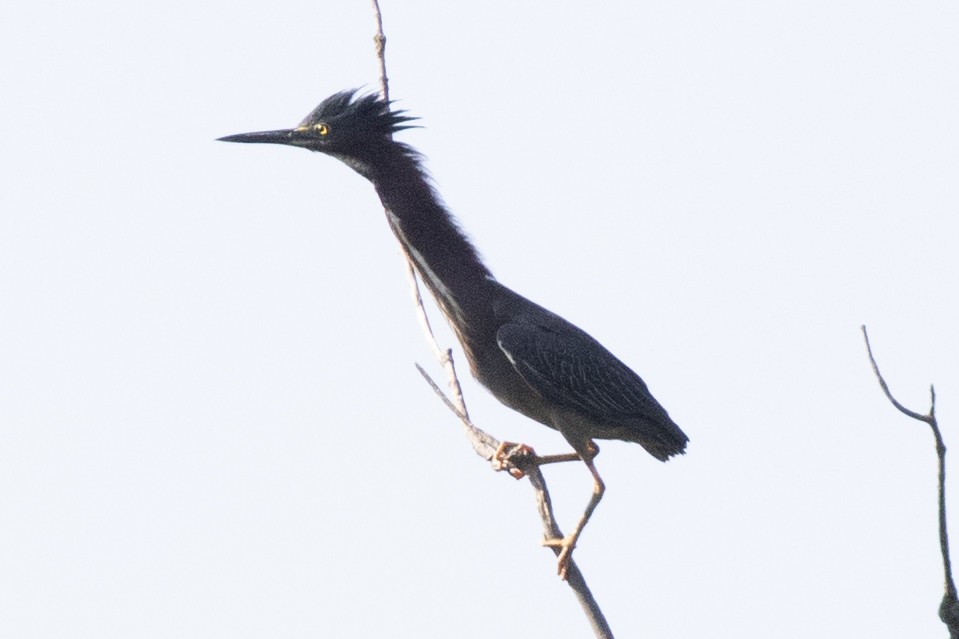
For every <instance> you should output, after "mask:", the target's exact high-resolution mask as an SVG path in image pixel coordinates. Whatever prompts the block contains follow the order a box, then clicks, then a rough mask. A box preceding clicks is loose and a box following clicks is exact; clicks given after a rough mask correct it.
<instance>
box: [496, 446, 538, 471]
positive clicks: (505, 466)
mask: <svg viewBox="0 0 959 639" xmlns="http://www.w3.org/2000/svg"><path fill="white" fill-rule="evenodd" d="M514 457H520V458H523V457H536V451H534V450H533V449H532V448H531V447H529V446H527V445H526V444H515V443H513V442H502V443H500V445H499V447H497V449H496V452H495V453H493V459H492V462H493V469H494V470H506V471H509V474H510V476H511V477H513V478H514V479H522V478H523V477H525V476H526V473H525V472H523V471H522V470H521V469H520V468H519V467H518V466H516V464H515V463H513V458H514Z"/></svg>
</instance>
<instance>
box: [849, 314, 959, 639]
mask: <svg viewBox="0 0 959 639" xmlns="http://www.w3.org/2000/svg"><path fill="white" fill-rule="evenodd" d="M861 328H862V336H863V338H864V339H865V340H866V352H867V353H869V362H870V363H871V364H872V370H873V372H874V373H875V374H876V379H878V380H879V386H880V387H882V392H883V393H885V394H886V398H887V399H889V401H890V402H891V403H892V405H893V406H895V407H896V409H897V410H899V412H901V413H902V414H903V415H906V416H907V417H911V418H912V419H915V420H917V421H920V422H925V423H927V424H929V427H930V428H932V434H933V437H935V439H936V454H937V455H938V457H939V548H940V550H941V551H942V566H943V571H944V572H945V594H943V596H942V603H941V604H940V605H939V618H940V619H942V622H943V623H944V624H946V627H947V628H949V636H950V637H951V639H959V597H957V595H956V584H955V582H954V581H953V578H952V562H951V561H950V559H949V533H948V530H947V529H946V445H945V444H944V443H943V441H942V433H941V432H940V431H939V423H938V422H937V420H936V389H935V387H934V386H932V385H930V386H929V395H930V406H929V412H928V413H926V414H925V415H923V414H920V413H917V412H916V411H913V410H910V409H908V408H906V407H905V406H903V405H902V404H901V403H900V402H899V401H898V400H897V399H896V398H895V397H893V396H892V392H891V391H890V390H889V385H888V384H887V383H886V380H885V379H883V377H882V374H881V373H880V372H879V365H878V364H876V358H875V357H873V354H872V346H871V345H870V344H869V334H868V333H867V332H866V327H865V326H862V327H861Z"/></svg>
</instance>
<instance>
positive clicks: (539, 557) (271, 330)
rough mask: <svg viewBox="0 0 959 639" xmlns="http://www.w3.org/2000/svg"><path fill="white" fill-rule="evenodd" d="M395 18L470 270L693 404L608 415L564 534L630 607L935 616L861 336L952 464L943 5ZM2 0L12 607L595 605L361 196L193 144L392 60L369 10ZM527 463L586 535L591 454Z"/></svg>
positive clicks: (432, 10)
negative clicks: (379, 44) (460, 409)
mask: <svg viewBox="0 0 959 639" xmlns="http://www.w3.org/2000/svg"><path fill="white" fill-rule="evenodd" d="M383 10H384V13H385V22H386V29H387V35H388V37H389V46H388V54H389V67H390V75H391V78H392V90H393V97H394V98H395V99H397V100H398V101H399V103H400V105H401V106H402V107H403V108H406V109H408V110H409V111H410V113H412V114H414V115H417V116H420V117H421V118H422V120H421V124H422V125H423V127H424V128H422V129H417V130H412V131H408V132H405V133H403V134H402V136H401V139H402V140H404V141H406V142H409V143H411V144H413V145H414V146H415V147H417V148H418V149H420V150H421V151H422V152H423V153H425V155H426V156H427V157H428V158H429V167H430V169H431V171H432V173H433V175H434V177H435V179H436V181H437V183H438V185H439V189H440V191H441V193H442V194H443V196H444V198H445V199H446V201H447V202H448V204H449V205H450V207H451V208H452V210H453V211H454V212H456V214H457V215H458V216H459V218H460V220H461V222H462V224H463V226H464V228H465V229H466V230H467V231H468V232H469V234H470V235H471V237H472V238H473V239H474V240H475V241H476V243H477V244H478V246H479V247H480V249H481V251H482V252H483V254H484V256H485V257H486V259H487V261H488V263H489V265H490V267H491V268H492V270H493V272H494V273H496V275H497V276H498V277H499V278H500V279H501V280H502V281H503V282H504V283H506V284H508V285H510V286H512V287H514V288H515V289H517V290H518V291H520V292H521V293H523V294H525V295H527V296H529V297H531V298H533V299H534V300H536V301H537V302H539V303H541V304H543V305H545V306H547V307H549V308H551V309H552V310H554V311H557V312H559V313H561V314H563V315H564V316H566V317H567V318H568V319H570V320H572V321H574V322H576V323H577V324H579V325H580V326H582V327H583V328H585V329H586V330H587V331H589V332H590V333H591V334H593V335H594V336H595V337H597V338H598V339H600V340H601V341H602V342H603V343H604V344H606V345H607V346H608V347H609V348H610V349H611V350H613V351H614V352H615V353H616V354H617V355H618V356H619V357H620V358H622V359H623V360H624V361H626V362H627V363H629V364H630V365H631V366H632V367H633V368H635V369H636V370H637V372H639V373H640V375H642V376H643V378H644V379H645V380H646V381H647V382H648V383H649V385H650V387H651V389H652V390H653V392H654V393H655V394H656V396H657V397H658V398H659V399H660V401H661V402H662V403H663V404H664V405H665V406H666V407H667V408H668V409H669V411H670V413H671V414H672V416H673V417H674V418H675V419H676V421H677V422H678V423H679V424H680V425H681V426H682V427H683V429H684V430H685V431H686V432H687V433H688V434H689V436H690V439H691V442H690V446H689V449H688V454H687V455H686V456H685V457H682V458H679V459H676V460H674V461H671V462H670V463H668V464H665V465H664V464H660V463H659V462H657V461H655V460H654V459H653V458H651V457H650V456H649V455H647V454H646V453H645V452H644V451H643V450H642V449H641V448H640V447H639V446H636V445H632V444H626V443H619V442H615V443H614V442H607V443H605V444H602V450H603V452H602V454H601V455H600V457H599V458H598V460H597V464H598V466H599V469H600V471H601V472H602V473H603V476H604V477H605V479H606V481H607V485H608V491H607V494H606V498H605V500H604V501H603V503H602V504H601V505H600V507H599V509H598V510H597V511H596V515H595V516H594V518H593V521H592V523H591V524H590V525H589V527H588V528H587V529H586V532H585V533H584V535H583V537H582V539H581V544H580V547H579V548H578V549H577V551H576V558H577V560H578V562H579V565H580V567H581V568H582V570H583V571H584V573H585V575H586V578H587V580H588V581H589V583H590V585H591V586H592V588H593V590H594V592H595V594H596V596H597V598H598V600H599V602H600V604H601V605H602V607H603V609H604V611H605V612H606V614H607V617H608V619H609V622H610V624H611V626H612V628H613V630H614V631H615V633H616V634H617V636H618V637H623V638H626V637H664V638H665V637H676V638H679V637H757V638H758V637H773V636H774V637H781V638H792V637H796V638H806V637H821V638H833V637H835V638H847V637H870V638H877V637H879V638H882V637H945V636H947V633H946V630H945V628H944V626H942V624H941V623H940V622H939V620H938V619H937V617H936V611H937V607H938V604H939V600H940V597H941V593H942V569H941V563H940V556H939V549H938V540H937V533H936V510H935V508H936V502H935V455H934V450H933V440H932V437H931V435H930V433H929V429H928V428H927V427H926V426H925V425H922V424H919V423H916V422H912V421H909V420H908V419H906V418H905V417H903V416H901V415H900V414H899V413H897V412H896V411H895V410H894V409H893V408H892V407H891V406H890V405H889V404H888V403H887V401H886V400H885V398H883V396H882V395H881V392H880V390H879V387H878V385H877V383H876V380H875V379H874V377H873V375H872V372H871V370H870V368H869V364H868V360H867V359H866V352H865V348H864V346H863V341H862V337H861V335H860V333H859V326H860V324H863V323H865V324H867V325H868V326H869V328H870V332H871V337H872V339H873V346H874V348H875V351H876V354H877V357H878V358H879V363H880V365H881V366H882V368H883V370H884V372H885V374H886V377H887V379H888V381H889V382H890V384H891V385H892V388H893V390H894V392H895V393H896V394H897V396H898V397H899V399H900V400H902V401H903V402H905V403H906V404H907V405H909V406H911V407H913V408H915V409H917V410H920V411H925V410H927V408H928V386H929V383H930V382H932V383H935V385H936V388H937V390H938V393H939V404H938V414H939V418H940V420H941V423H942V426H943V429H944V434H945V438H946V443H947V445H951V446H953V450H954V451H955V452H954V453H953V455H952V457H951V464H952V465H951V471H952V477H953V478H955V477H957V476H959V408H957V407H959V337H957V335H959V332H957V331H959V303H957V291H959V287H957V279H959V278H957V276H959V251H957V247H959V222H957V213H959V179H957V178H959V115H957V114H959V37H957V34H959V7H957V5H956V3H954V2H911V3H902V2H899V3H890V2H842V1H839V2H837V1H830V2H810V1H808V0H804V1H802V2H780V3H768V2H723V3H718V2H683V1H679V2H655V3H654V2H636V1H634V0H631V1H629V2H603V3H586V2H583V3H572V2H554V3H549V4H544V3H528V2H516V1H515V0H509V1H498V0H488V1H486V2H481V3H480V2H475V3H453V2H423V1H411V0H407V1H404V2H390V1H389V0H385V1H384V6H383ZM2 14H3V18H2V20H0V74H2V79H3V93H4V96H3V98H2V100H0V116H2V120H0V121H2V122H3V130H4V134H3V144H2V145H0V162H2V165H3V175H4V185H3V188H2V191H0V192H2V195H0V209H2V212H0V636H2V637H10V638H14V637H31V638H32V637H43V638H46V637H63V638H76V637H84V638H85V637H91V638H98V639H103V638H112V637H116V638H129V637H138V638H152V637H156V638H173V637H176V638H201V637H202V638H215V637H223V638H229V639H242V638H246V637H249V638H254V637H256V638H261V637H291V638H292V637H464V638H475V637H489V636H514V637H544V638H545V637H586V636H590V635H589V629H588V627H587V625H586V622H585V620H584V618H583V616H582V614H581V612H580V610H579V607H578V605H577V604H576V602H575V600H574V598H573V596H572V594H571V592H570V591H569V589H568V587H567V586H566V585H565V584H563V583H562V582H560V581H559V580H558V579H557V578H556V576H555V573H554V571H555V560H554V557H553V554H552V552H550V551H549V550H546V549H542V548H540V547H539V540H540V538H541V530H540V524H539V520H538V518H537V516H536V514H535V511H534V505H533V498H532V491H531V489H530V488H529V486H528V484H526V483H525V482H516V481H514V480H512V479H510V478H509V477H508V476H506V475H504V474H494V473H492V472H491V471H490V470H489V468H488V466H487V465H486V464H485V463H484V462H482V461H481V460H480V459H479V458H477V457H475V455H474V454H473V452H472V450H471V449H470V447H469V445H468V443H467V441H466V439H465V438H464V437H463V435H462V433H461V430H460V426H459V424H458V423H457V422H456V421H455V419H453V418H452V416H451V415H450V414H449V413H448V412H447V410H446V408H444V407H443V406H442V404H441V403H440V402H439V401H438V400H437V399H436V398H435V397H434V396H433V394H432V392H431V391H430V390H429V389H428V387H427V386H426V385H425V384H424V382H423V381H422V380H421V379H420V377H419V375H418V374H417V372H416V371H415V369H414V366H413V364H414V362H421V363H423V364H424V365H427V366H428V367H429V368H430V369H431V370H433V371H436V374H437V375H440V373H439V369H438V367H436V366H435V365H433V363H432V360H431V355H430V352H429V350H428V348H427V347H426V345H425V342H424V341H423V339H422V337H421V333H420V329H419V328H418V326H417V324H416V320H415V317H414V314H413V311H412V307H411V303H410V301H409V297H408V291H407V285H406V282H405V280H404V275H403V271H402V265H401V258H400V254H399V250H398V248H397V245H396V242H395V240H394V239H393V238H392V236H391V235H390V232H389V230H388V228H387V226H386V223H385V221H384V219H383V215H382V210H381V208H380V206H379V202H378V200H377V199H376V197H375V195H374V193H373V190H372V188H371V187H370V185H369V184H368V183H367V182H365V181H364V180H363V179H362V178H360V177H359V176H357V175H356V174H354V173H353V172H351V171H350V170H349V169H347V168H346V167H344V166H343V165H341V164H339V163H337V162H336V161H334V160H331V159H329V158H326V157H322V156H319V155H315V154H308V153H306V152H303V151H301V150H297V149H289V148H281V147H241V146H237V145H227V144H222V143H218V142H214V139H215V138H217V137H220V136H223V135H227V134H231V133H238V132H245V131H253V130H262V129H274V128H283V127H288V126H292V125H294V124H296V123H297V122H298V121H299V120H300V119H301V118H302V117H303V115H305V114H306V113H307V112H309V111H310V110H311V109H312V108H313V107H314V106H315V105H316V104H317V103H318V102H319V101H320V100H322V99H323V98H325V97H326V96H328V95H329V94H331V93H333V92H336V91H339V90H342V89H346V88H351V87H357V86H367V87H369V88H371V89H373V88H375V86H376V65H375V60H374V57H373V50H372V44H371V37H372V34H373V19H372V16H371V11H370V8H369V5H368V3H367V2H366V1H365V0H363V1H361V0H352V1H351V0H342V1H332V0H325V1H321V2H317V1H316V0H313V1H311V2H296V1H283V0H280V1H274V2H270V3H262V2H261V3H252V2H239V3H238V2H230V3H226V2H211V3H197V2H183V1H173V2H171V1H169V0H167V1H164V2H138V3H129V2H96V1H94V2H91V3H78V2H62V1H61V2H56V1H55V2H52V3H14V4H11V5H9V6H7V7H5V8H4V10H3V11H2ZM444 335H446V336H447V337H446V338H445V339H448V335H449V333H448V332H447V333H444ZM457 352H458V351H457ZM460 359H462V358H460ZM464 371H465V367H464ZM465 381H466V393H467V400H468V402H469V405H470V407H471V410H472V412H473V415H474V418H475V419H476V421H477V422H478V423H480V424H481V425H483V426H484V427H486V428H487V429H488V430H490V431H491V432H492V433H493V434H495V435H497V436H499V437H501V438H504V439H509V440H514V441H515V440H521V441H525V442H527V443H529V444H531V445H533V446H535V447H536V448H537V449H538V450H540V451H541V452H559V451H562V450H565V445H564V442H563V441H562V439H561V438H560V437H559V435H557V434H556V433H554V432H552V431H550V430H548V429H546V428H544V427H542V426H539V425H537V424H534V423H532V422H530V421H528V420H526V419H525V418H523V417H521V416H519V415H517V414H514V413H511V412H510V411H509V410H507V409H505V408H503V407H501V406H500V405H499V404H498V403H496V402H495V400H493V399H492V398H491V397H490V396H489V395H487V394H486V392H485V391H483V390H482V389H480V388H479V387H478V386H477V385H476V384H475V382H473V381H472V380H471V379H470V380H465ZM547 478H548V479H549V481H550V486H551V488H552V492H553V499H554V501H555V502H556V505H557V514H558V516H559V517H560V521H561V523H562V525H563V526H564V528H566V529H570V528H571V526H572V524H573V522H574V521H575V519H576V518H577V517H578V516H579V513H580V512H581V510H582V507H583V506H584V505H585V503H586V501H587V499H588V496H589V491H590V487H591V483H590V478H589V474H588V472H587V471H586V470H585V468H583V467H582V466H581V465H573V464H570V465H567V466H565V467H562V468H551V469H548V472H547ZM949 490H950V491H951V492H950V497H951V498H952V499H951V503H950V506H952V521H951V523H952V526H953V528H952V530H953V533H954V536H955V538H956V539H957V540H959V501H957V498H959V485H956V484H955V483H954V482H953V483H951V484H950V487H949Z"/></svg>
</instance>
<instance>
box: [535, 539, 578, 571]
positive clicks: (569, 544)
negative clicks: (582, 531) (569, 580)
mask: <svg viewBox="0 0 959 639" xmlns="http://www.w3.org/2000/svg"><path fill="white" fill-rule="evenodd" d="M543 545H544V546H546V547H548V548H559V549H560V551H559V555H557V557H556V559H557V565H556V573H557V574H558V575H559V578H560V579H562V580H563V581H566V576H567V573H568V572H569V562H570V560H571V559H572V558H573V548H575V547H576V538H575V537H574V536H573V535H568V536H566V537H563V538H562V539H544V540H543Z"/></svg>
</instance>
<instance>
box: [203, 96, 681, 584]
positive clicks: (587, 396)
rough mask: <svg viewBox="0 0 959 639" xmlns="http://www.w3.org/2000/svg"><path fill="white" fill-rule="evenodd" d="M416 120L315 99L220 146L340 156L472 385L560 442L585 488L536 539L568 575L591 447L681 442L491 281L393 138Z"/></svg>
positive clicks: (668, 449) (586, 341)
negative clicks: (447, 333)
mask: <svg viewBox="0 0 959 639" xmlns="http://www.w3.org/2000/svg"><path fill="white" fill-rule="evenodd" d="M415 120H417V118H415V117H412V116H410V115H408V114H407V112H406V111H405V110H402V109H395V108H394V102H393V101H390V100H387V99H384V98H383V97H382V96H380V95H379V94H376V93H363V92H361V91H359V90H357V89H352V90H347V91H341V92H339V93H336V94H334V95H332V96H330V97H329V98H327V99H325V100H323V101H322V102H321V103H320V104H319V105H318V106H317V107H316V108H315V109H313V110H312V111H311V112H310V113H309V114H308V115H307V116H306V117H305V118H304V119H303V120H302V122H300V123H299V125H297V126H296V127H294V128H292V129H281V130H273V131H260V132H255V133H241V134H237V135H229V136H226V137H222V138H219V140H220V141H224V142H239V143H251V144H281V145H286V146H294V147H300V148H304V149H307V150H310V151H315V152H319V153H322V154H324V155H328V156H330V157H333V158H336V159H338V160H340V161H342V162H343V163H345V164H346V165H347V166H349V167H350V168H352V169H353V170H354V171H356V172H357V173H359V174H360V175H361V176H363V177H364V178H366V179H367V180H369V181H370V182H371V183H372V185H373V188H374V190H375V191H376V193H377V194H378V195H379V198H380V201H381V202H382V205H383V207H384V209H385V211H386V217H387V221H388V223H389V226H390V228H391V229H392V231H393V233H394V234H395V235H396V238H397V239H398V240H399V243H400V245H401V246H402V249H403V251H404V252H405V253H406V255H407V257H408V258H409V260H410V261H411V262H412V264H413V265H414V267H415V269H416V271H417V273H418V274H419V276H420V278H421V279H422V281H423V282H425V284H426V286H427V288H428V289H429V291H430V292H431V294H432V295H433V297H434V298H435V299H436V302H437V305H438V307H439V309H440V310H441V312H442V313H443V315H444V316H445V317H446V320H447V321H448V323H449V325H450V326H451V327H452V330H453V332H454V334H455V335H456V338H457V339H458V341H459V343H460V345H461V346H462V348H463V352H464V354H465V356H466V359H467V361H468V363H469V367H470V372H471V373H472V375H473V376H474V377H475V378H476V379H477V380H478V381H479V383H480V384H482V385H483V386H484V387H486V389H488V390H489V391H490V392H491V393H492V394H493V396H494V397H496V399H498V400H499V401H500V402H501V403H503V404H505V405H506V406H507V407H509V408H511V409H513V410H515V411H517V412H519V413H521V414H523V415H525V416H526V417H529V418H530V419H533V420H534V421H536V422H539V423H540V424H544V425H546V426H548V427H550V428H553V429H555V430H557V431H559V433H560V434H561V435H562V436H563V437H564V438H565V440H566V441H567V442H568V443H569V445H570V446H571V447H572V449H573V450H574V451H575V453H576V455H574V456H572V457H573V458H575V457H578V458H579V459H581V460H582V461H583V462H584V463H585V465H586V467H587V469H588V470H589V472H590V474H591V475H592V479H593V491H592V494H591V496H590V500H589V502H588V504H587V506H586V509H585V510H584V512H583V515H582V516H581V517H580V519H579V521H578V522H577V524H576V527H575V528H574V530H573V532H572V533H570V534H568V535H566V536H565V537H563V538H561V539H547V540H544V542H543V543H544V545H547V546H552V547H554V548H558V549H559V552H558V573H559V575H560V577H561V578H563V579H565V578H566V577H567V573H568V569H569V562H570V558H571V556H572V551H573V548H575V547H576V543H577V541H578V539H579V537H580V535H581V533H582V532H583V529H584V527H585V526H586V523H587V522H588V521H589V519H590V517H591V515H592V513H593V511H594V510H595V508H596V506H597V505H598V504H599V502H600V501H601V500H602V498H603V495H604V493H605V490H606V486H605V484H604V482H603V480H602V478H601V477H600V474H599V472H598V471H597V469H596V465H595V463H594V458H595V456H596V454H598V452H599V448H598V446H596V444H595V442H594V441H593V440H594V439H612V440H622V441H626V442H635V443H637V444H639V445H640V446H642V447H643V448H644V449H645V450H646V451H647V452H648V453H649V454H650V455H652V456H653V457H654V458H656V459H658V460H660V461H663V462H665V461H667V460H668V459H669V458H670V457H672V456H674V455H678V454H682V453H685V451H686V444H687V442H688V441H689V438H688V437H687V436H686V434H685V433H684V432H683V431H682V430H681V429H680V428H679V426H678V425H677V424H676V423H675V422H674V421H673V420H672V418H670V416H669V414H668V413H667V412H666V410H665V409H664V408H663V407H662V405H660V403H659V402H658V401H657V400H656V399H655V398H654V397H653V395H652V393H650V391H649V388H648V387H647V385H646V383H645V382H644V381H643V380H642V378H640V376H639V375H637V374H636V373H635V372H634V371H633V370H632V369H631V368H629V367H628V366H627V365H626V364H624V363H623V362H622V361H620V360H619V359H618V358H617V357H616V356H615V355H613V354H612V353H611V352H610V351H609V350H607V349H606V348H605V347H604V346H603V345H602V344H600V343H599V342H598V341H597V340H595V339H594V338H593V337H591V336H590V335H589V334H587V333H586V332H585V331H584V330H582V329H581V328H579V327H577V326H576V325H574V324H572V323H571V322H569V321H567V320H565V319H564V318H562V317H560V316H559V315H557V314H556V313H553V312H551V311H549V310H547V309H545V308H543V307H542V306H540V305H539V304H536V303H535V302H532V301H530V300H529V299H527V298H526V297H523V296H522V295H520V294H519V293H517V292H515V291H513V290H512V289H510V288H508V287H507V286H505V285H504V284H502V283H500V281H499V280H498V279H496V278H495V277H494V276H493V274H492V272H491V271H490V270H489V268H488V267H487V266H486V264H485V263H484V262H483V260H482V259H481V257H480V254H479V252H478V251H477V249H476V247H475V246H474V244H473V243H472V241H471V240H470V239H469V238H468V237H467V235H466V234H465V233H464V232H463V231H462V229H461V227H460V223H459V221H458V220H457V219H456V218H454V216H453V215H452V213H451V212H450V211H449V209H448V208H447V206H446V204H445V203H444V201H443V200H442V198H441V197H440V195H439V193H438V191H437V188H436V186H435V184H434V182H433V180H432V178H431V177H430V175H429V173H428V172H427V170H426V168H425V166H424V162H425V159H424V157H423V156H422V155H421V154H420V153H419V152H418V151H416V150H415V149H414V148H413V147H411V146H410V145H408V144H406V143H404V142H399V141H396V140H395V139H394V137H393V135H394V134H395V133H398V132H400V131H403V130H405V129H409V128H413V127H415V126H417V125H413V124H411V122H414V121H415Z"/></svg>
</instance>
